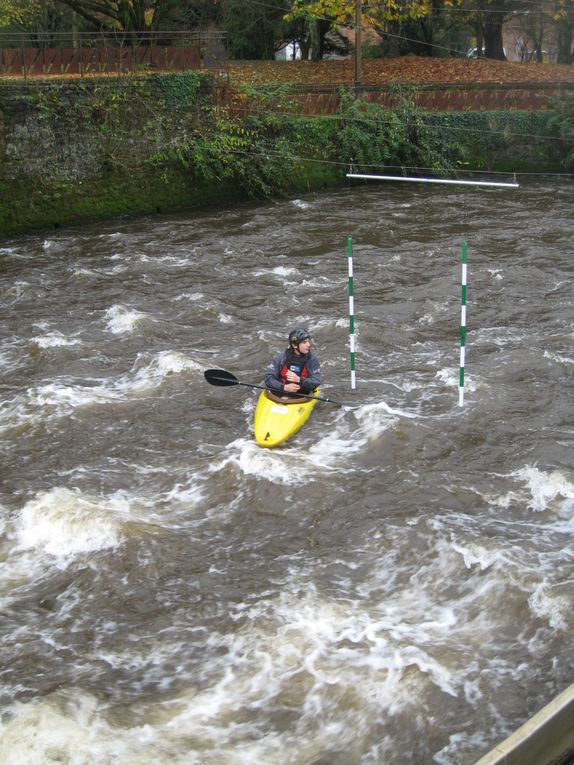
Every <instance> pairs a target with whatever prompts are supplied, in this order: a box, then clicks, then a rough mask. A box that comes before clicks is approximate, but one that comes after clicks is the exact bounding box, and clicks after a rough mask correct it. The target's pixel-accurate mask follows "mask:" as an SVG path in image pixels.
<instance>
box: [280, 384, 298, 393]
mask: <svg viewBox="0 0 574 765" xmlns="http://www.w3.org/2000/svg"><path fill="white" fill-rule="evenodd" d="M283 390H284V391H285V393H297V391H298V390H299V386H298V385H297V383H287V385H284V386H283Z"/></svg>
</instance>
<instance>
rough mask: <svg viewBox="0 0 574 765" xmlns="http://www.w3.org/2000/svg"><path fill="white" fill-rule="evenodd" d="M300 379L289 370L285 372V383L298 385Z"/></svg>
mask: <svg viewBox="0 0 574 765" xmlns="http://www.w3.org/2000/svg"><path fill="white" fill-rule="evenodd" d="M300 380H301V378H300V377H299V375H297V374H295V372H292V371H291V370H290V369H288V370H287V382H290V383H299V381H300Z"/></svg>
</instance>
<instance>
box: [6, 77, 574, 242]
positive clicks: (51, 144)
mask: <svg viewBox="0 0 574 765" xmlns="http://www.w3.org/2000/svg"><path fill="white" fill-rule="evenodd" d="M214 87H215V86H214V82H213V79H212V76H211V74H210V73H206V72H199V73H198V72H185V73H177V74H169V75H168V74H166V75H164V74H162V75H151V76H148V77H143V78H118V79H115V80H103V79H102V80H93V81H81V82H70V81H67V82H66V83H60V84H29V85H27V86H22V88H21V90H20V92H17V91H15V90H14V88H12V89H11V90H10V91H9V92H8V90H7V89H4V88H3V87H1V86H0V111H2V112H3V115H4V119H3V123H2V125H1V126H0V130H2V131H3V134H2V135H1V136H0V145H3V146H4V159H3V161H2V162H1V164H0V190H1V193H2V197H3V205H2V209H1V210H0V233H8V232H10V231H18V230H24V229H25V228H27V227H32V226H37V225H50V221H53V220H54V219H55V218H57V219H58V221H59V222H60V221H62V220H64V221H72V220H75V219H80V218H86V217H90V216H94V217H97V216H98V215H105V216H110V215H114V214H120V213H122V212H125V211H130V212H148V211H150V210H153V209H156V208H158V207H164V206H177V205H186V204H201V203H202V200H203V201H206V200H211V199H213V198H214V197H215V196H217V192H218V190H219V189H224V188H225V189H226V190H227V192H231V193H232V194H233V195H237V194H241V195H243V196H246V195H247V196H252V197H265V196H267V197H269V196H272V195H276V194H280V193H281V192H285V191H286V190H288V189H293V188H298V189H306V188H311V187H317V186H318V185H322V184H324V183H333V182H341V181H343V180H344V177H345V172H346V171H347V170H348V169H349V166H350V165H353V166H355V167H357V168H358V167H362V168H367V167H369V168H372V169H375V168H382V167H387V168H388V167H391V166H392V167H393V168H394V169H395V171H396V172H401V168H402V169H403V171H404V172H406V171H407V168H408V171H409V173H412V172H413V169H415V172H416V168H418V169H419V170H421V171H423V170H424V172H425V173H426V172H433V173H436V174H442V175H444V174H449V175H451V176H452V175H454V174H455V173H456V172H457V170H459V169H461V168H464V169H465V170H467V169H469V168H472V169H477V170H480V169H500V167H501V165H502V164H504V163H505V162H506V163H507V164H508V165H509V166H510V167H511V166H514V169H521V167H520V166H519V163H520V162H522V161H524V162H527V161H532V158H533V156H534V155H536V156H535V159H537V160H538V161H540V162H548V161H554V162H555V163H556V162H558V161H559V159H560V158H558V157H557V155H556V150H557V149H558V148H559V147H558V146H557V143H556V141H554V142H553V143H551V144H550V143H549V141H548V135H549V124H550V123H549V119H550V116H549V114H548V113H542V112H534V113H532V112H516V111H513V112H472V111H468V112H457V113H454V112H443V113H425V112H422V111H421V110H420V109H418V108H417V107H415V106H414V97H413V93H412V92H411V91H410V90H409V89H405V88H397V89H395V90H394V92H393V94H392V95H393V98H392V104H393V105H392V107H391V108H387V107H383V106H381V105H378V104H373V103H367V102H365V101H362V100H357V99H355V98H354V94H353V93H352V91H351V90H342V91H341V92H340V93H339V103H340V107H339V110H338V112H337V113H336V114H334V115H329V116H315V117H308V116H307V117H306V116H304V115H303V114H302V113H301V110H302V107H301V100H300V99H299V98H297V97H296V94H294V92H293V91H292V90H291V89H289V88H286V87H283V86H281V87H279V88H277V87H273V88H269V87H262V88H259V89H254V88H251V89H250V91H249V92H247V91H245V92H244V93H241V94H239V100H240V104H239V105H240V106H241V107H242V108H238V104H237V103H233V102H232V103H230V104H229V105H228V106H227V107H218V106H216V105H215V99H214V97H213V92H214ZM563 113H564V114H566V115H568V114H569V112H568V111H567V109H565V110H564V112H563ZM554 119H555V120H556V119H557V118H556V116H555V117H554ZM564 120H565V121H563V122H562V123H556V122H555V123H553V124H554V127H553V131H554V132H553V133H551V135H554V136H556V135H557V133H559V132H560V130H562V131H563V133H564V135H567V134H568V133H567V131H568V129H570V128H568V125H569V124H570V123H568V121H567V118H566V117H564ZM564 131H566V132H564ZM566 144H567V142H566ZM550 145H551V148H552V150H551V148H550ZM567 146H568V149H570V148H571V145H569V144H567ZM74 216H76V217H74Z"/></svg>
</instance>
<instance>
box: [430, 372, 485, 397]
mask: <svg viewBox="0 0 574 765" xmlns="http://www.w3.org/2000/svg"><path fill="white" fill-rule="evenodd" d="M435 377H436V378H437V379H438V380H439V382H440V383H441V385H445V386H447V387H448V388H455V387H456V388H458V386H459V383H460V370H459V369H451V368H445V369H439V371H438V372H437V373H436V374H435ZM464 388H465V390H467V391H470V392H472V393H474V392H475V391H476V390H477V388H478V385H477V382H476V380H475V379H474V378H473V377H472V376H471V375H469V374H465V377H464Z"/></svg>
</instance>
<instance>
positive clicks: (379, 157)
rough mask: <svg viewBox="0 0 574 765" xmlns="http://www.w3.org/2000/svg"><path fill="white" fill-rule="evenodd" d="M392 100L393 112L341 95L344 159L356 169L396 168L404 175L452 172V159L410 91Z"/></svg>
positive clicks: (349, 94)
mask: <svg viewBox="0 0 574 765" xmlns="http://www.w3.org/2000/svg"><path fill="white" fill-rule="evenodd" d="M392 99H393V106H392V108H385V107H383V106H380V105H379V104H372V103H369V102H367V101H363V100H360V99H355V98H354V96H353V94H352V92H351V91H349V90H343V91H341V100H340V108H339V114H340V116H341V119H342V127H341V129H340V131H339V136H338V143H339V149H340V157H341V159H342V160H344V161H346V162H349V163H352V164H353V165H355V166H369V165H371V166H373V165H375V166H376V165H378V166H380V165H392V166H394V167H401V168H402V169H403V171H406V169H407V168H425V169H427V170H432V171H433V172H435V173H446V172H452V170H453V167H452V164H451V158H450V157H449V155H448V154H445V153H443V152H442V151H441V147H440V143H439V141H437V137H436V131H434V130H432V128H431V127H430V126H429V125H428V123H427V122H426V120H425V118H424V116H423V113H422V112H421V111H420V110H418V109H417V108H416V107H415V106H414V102H413V99H412V97H411V94H410V92H409V90H408V89H405V88H396V89H394V90H393V92H392Z"/></svg>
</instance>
